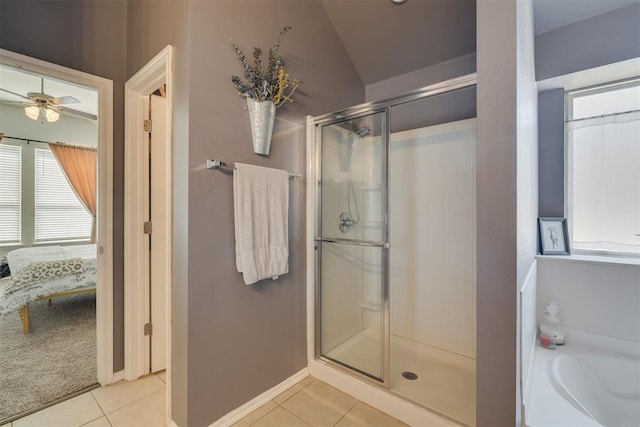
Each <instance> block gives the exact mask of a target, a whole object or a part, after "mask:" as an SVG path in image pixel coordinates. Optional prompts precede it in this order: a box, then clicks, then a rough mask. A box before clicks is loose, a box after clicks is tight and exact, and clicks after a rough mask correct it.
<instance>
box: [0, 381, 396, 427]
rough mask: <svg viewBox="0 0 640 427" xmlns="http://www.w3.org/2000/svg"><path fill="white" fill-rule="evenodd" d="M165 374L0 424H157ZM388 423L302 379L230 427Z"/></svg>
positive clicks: (86, 426)
mask: <svg viewBox="0 0 640 427" xmlns="http://www.w3.org/2000/svg"><path fill="white" fill-rule="evenodd" d="M165 380H166V377H165V374H164V372H163V373H160V374H157V375H156V374H152V375H148V376H146V377H143V378H140V379H138V380H136V381H132V382H126V381H120V382H118V383H116V384H112V385H109V386H107V387H101V388H97V389H95V390H92V391H90V392H87V393H85V394H82V395H80V396H77V397H74V398H72V399H69V400H67V401H64V402H62V403H59V404H57V405H55V406H51V407H49V408H46V409H43V410H42V411H39V412H36V413H34V414H31V415H28V416H26V417H24V418H20V419H18V420H15V421H14V422H13V423H10V424H6V425H4V426H0V427H57V426H60V427H80V426H84V427H121V426H122V427H124V426H131V427H162V426H164V420H165V418H164V417H165V390H166V384H165ZM246 426H256V427H268V426H274V427H288V426H292V427H293V426H336V427H346V426H380V427H382V426H385V427H386V426H388V427H396V426H397V427H400V426H405V424H403V423H401V422H400V421H398V420H396V419H394V418H391V417H389V416H388V415H386V414H383V413H382V412H380V411H378V410H377V409H374V408H372V407H370V406H368V405H365V404H364V403H362V402H360V401H358V400H356V399H354V398H353V397H351V396H349V395H348V394H345V393H343V392H341V391H339V390H337V389H335V388H333V387H331V386H329V385H327V384H325V383H323V382H322V381H319V380H316V379H315V378H313V377H307V378H305V379H304V380H302V381H300V382H299V383H297V384H295V385H294V386H293V387H291V388H290V389H288V390H287V391H285V392H284V393H282V394H280V395H279V396H277V397H275V398H274V399H273V400H271V401H269V402H268V403H267V404H265V405H263V406H262V407H260V408H258V409H257V410H256V411H254V412H252V413H251V414H249V415H248V416H247V417H245V418H243V419H242V420H240V421H239V422H237V423H236V424H234V427H246Z"/></svg>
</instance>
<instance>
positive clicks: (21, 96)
mask: <svg viewBox="0 0 640 427" xmlns="http://www.w3.org/2000/svg"><path fill="white" fill-rule="evenodd" d="M0 90H1V91H3V92H7V93H10V94H11V95H15V96H19V97H20V98H22V99H26V100H27V101H31V99H30V98H28V97H26V96H24V95H20V94H19V93H15V92H12V91H10V90H7V89H2V88H0Z"/></svg>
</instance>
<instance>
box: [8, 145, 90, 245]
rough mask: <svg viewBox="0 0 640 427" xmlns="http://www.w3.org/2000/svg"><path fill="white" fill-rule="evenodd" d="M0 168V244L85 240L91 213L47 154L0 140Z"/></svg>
mask: <svg viewBox="0 0 640 427" xmlns="http://www.w3.org/2000/svg"><path fill="white" fill-rule="evenodd" d="M44 147H46V145H44ZM0 165H2V166H0V245H4V246H21V245H24V246H31V245H33V244H34V243H47V242H58V241H82V240H89V239H90V238H91V223H92V218H91V214H89V213H88V212H87V210H86V209H85V208H84V206H83V205H82V204H81V203H80V200H78V198H77V197H76V195H75V192H74V191H73V189H72V188H71V186H70V185H69V183H68V182H67V179H66V177H65V176H64V173H63V172H62V170H61V169H60V165H59V164H58V162H57V160H56V159H55V157H54V155H53V153H52V152H51V151H49V150H48V149H47V148H36V147H35V146H34V144H26V143H24V144H13V143H4V142H3V144H0Z"/></svg>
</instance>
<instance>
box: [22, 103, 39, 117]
mask: <svg viewBox="0 0 640 427" xmlns="http://www.w3.org/2000/svg"><path fill="white" fill-rule="evenodd" d="M24 114H25V115H26V116H27V117H29V118H30V119H31V120H38V117H40V107H38V106H37V105H30V106H28V107H24Z"/></svg>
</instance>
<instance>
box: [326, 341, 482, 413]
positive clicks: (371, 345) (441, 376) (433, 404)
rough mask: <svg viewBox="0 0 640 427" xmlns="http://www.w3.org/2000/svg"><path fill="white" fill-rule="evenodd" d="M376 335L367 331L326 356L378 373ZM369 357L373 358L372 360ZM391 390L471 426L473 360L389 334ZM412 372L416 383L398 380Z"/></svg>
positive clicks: (473, 409)
mask: <svg viewBox="0 0 640 427" xmlns="http://www.w3.org/2000/svg"><path fill="white" fill-rule="evenodd" d="M379 352H380V347H379V332H377V331H375V330H372V329H367V330H363V331H362V332H360V333H358V334H357V335H355V336H354V337H353V338H351V339H349V340H347V341H345V342H344V343H342V344H341V345H339V346H337V347H336V348H335V349H333V350H331V351H330V352H328V353H327V354H326V355H327V356H329V357H330V358H332V359H334V360H339V361H341V362H343V363H346V364H347V365H350V366H355V367H358V368H359V369H362V370H364V371H367V372H373V373H377V372H379V370H380V367H379V358H378V357H375V356H374V355H379ZM372 356H373V357H372ZM390 359H391V372H390V378H389V385H390V388H391V390H392V391H394V392H396V393H398V394H399V395H402V396H404V397H406V398H408V399H410V400H412V401H414V402H416V403H419V404H421V405H423V406H425V407H427V408H430V409H433V410H434V411H437V412H439V413H441V414H444V415H447V416H449V417H451V418H453V419H455V420H457V421H459V422H461V423H464V424H467V425H474V424H475V402H476V361H475V360H474V359H471V358H469V357H465V356H461V355H459V354H456V353H452V352H449V351H446V350H442V349H439V348H436V347H432V346H429V345H426V344H422V343H419V342H416V341H412V340H408V339H406V338H402V337H399V336H396V335H391V349H390ZM405 371H409V372H413V373H415V374H416V375H417V376H418V378H417V379H416V380H408V379H405V378H403V377H402V373H403V372H405Z"/></svg>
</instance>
